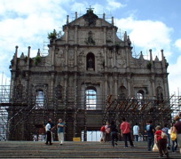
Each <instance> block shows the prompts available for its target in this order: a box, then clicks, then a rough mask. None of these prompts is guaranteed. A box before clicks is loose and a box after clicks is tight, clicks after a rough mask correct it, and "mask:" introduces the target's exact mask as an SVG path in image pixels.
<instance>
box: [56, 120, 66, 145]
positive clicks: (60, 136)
mask: <svg viewBox="0 0 181 159" xmlns="http://www.w3.org/2000/svg"><path fill="white" fill-rule="evenodd" d="M64 127H65V124H64V123H63V121H62V119H58V124H57V134H58V141H59V143H60V145H63V143H64Z"/></svg>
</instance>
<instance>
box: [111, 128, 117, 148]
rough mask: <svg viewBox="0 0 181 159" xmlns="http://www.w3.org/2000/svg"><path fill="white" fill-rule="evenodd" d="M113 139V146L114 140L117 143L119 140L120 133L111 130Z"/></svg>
mask: <svg viewBox="0 0 181 159" xmlns="http://www.w3.org/2000/svg"><path fill="white" fill-rule="evenodd" d="M111 141H112V146H114V141H115V142H116V143H117V141H118V133H117V132H115V131H113V132H111Z"/></svg>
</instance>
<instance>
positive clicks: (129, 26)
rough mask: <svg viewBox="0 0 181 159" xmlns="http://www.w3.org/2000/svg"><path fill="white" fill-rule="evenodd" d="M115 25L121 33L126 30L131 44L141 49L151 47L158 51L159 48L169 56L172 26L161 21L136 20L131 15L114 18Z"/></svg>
mask: <svg viewBox="0 0 181 159" xmlns="http://www.w3.org/2000/svg"><path fill="white" fill-rule="evenodd" d="M115 25H117V26H118V27H119V28H120V29H121V30H122V34H123V32H125V31H127V32H128V34H129V36H130V39H131V41H132V42H133V44H134V45H135V46H136V47H139V48H142V49H143V51H144V50H149V49H152V50H153V51H156V52H158V51H159V52H160V50H161V49H164V50H166V52H165V53H166V56H170V54H171V51H170V49H171V48H170V43H171V38H170V36H171V33H172V28H169V27H167V26H166V25H165V24H164V23H163V22H161V21H151V20H136V19H134V18H133V17H128V18H125V19H115ZM143 53H144V52H143Z"/></svg>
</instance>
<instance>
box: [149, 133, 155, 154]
mask: <svg viewBox="0 0 181 159" xmlns="http://www.w3.org/2000/svg"><path fill="white" fill-rule="evenodd" d="M153 144H154V136H148V151H151V150H152V148H153Z"/></svg>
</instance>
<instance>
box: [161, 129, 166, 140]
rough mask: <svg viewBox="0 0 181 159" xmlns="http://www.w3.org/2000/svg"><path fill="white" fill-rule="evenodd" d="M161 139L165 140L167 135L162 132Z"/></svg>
mask: <svg viewBox="0 0 181 159" xmlns="http://www.w3.org/2000/svg"><path fill="white" fill-rule="evenodd" d="M161 138H162V139H167V134H166V133H165V132H163V131H162V133H161Z"/></svg>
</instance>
